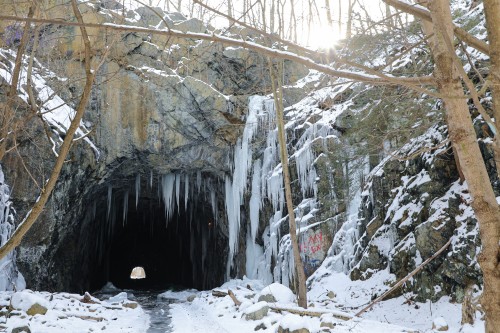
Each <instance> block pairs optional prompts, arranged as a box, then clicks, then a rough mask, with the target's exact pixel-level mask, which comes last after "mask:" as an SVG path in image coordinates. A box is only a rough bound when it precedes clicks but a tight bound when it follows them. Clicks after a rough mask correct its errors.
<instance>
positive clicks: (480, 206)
mask: <svg viewBox="0 0 500 333" xmlns="http://www.w3.org/2000/svg"><path fill="white" fill-rule="evenodd" d="M428 6H429V10H430V14H431V18H432V24H431V25H430V28H431V29H432V30H431V31H428V33H432V34H433V37H432V39H433V42H431V43H429V44H430V47H431V49H432V52H433V56H434V60H435V63H436V67H435V76H436V79H437V84H438V88H439V91H440V93H441V94H442V96H443V97H442V100H443V102H444V105H445V107H446V120H447V124H448V132H449V137H450V140H451V143H452V145H453V148H454V150H455V152H456V155H457V158H458V160H459V161H460V167H461V170H462V172H463V174H464V177H465V180H466V181H467V185H468V188H469V191H470V194H471V197H472V204H471V205H472V208H473V209H474V213H475V215H476V218H477V220H478V222H479V230H480V234H481V242H482V244H483V248H482V251H481V254H480V256H479V264H480V266H481V270H482V272H483V280H484V290H483V296H482V301H481V305H482V306H483V309H484V311H485V314H486V332H487V333H493V332H497V329H498V327H500V271H499V267H500V265H499V258H500V253H499V246H498V244H499V239H500V237H499V236H500V233H499V229H500V222H499V221H500V208H499V206H498V203H497V201H496V197H495V193H494V192H493V188H492V186H491V183H490V181H489V177H488V173H487V171H486V166H485V164H484V161H483V158H482V155H481V151H480V149H479V145H478V142H477V138H476V132H475V130H474V126H473V123H472V120H471V117H470V113H469V107H468V105H467V97H466V96H465V94H464V91H463V88H462V82H461V78H460V75H459V71H458V70H457V68H456V66H455V64H454V58H455V54H452V53H451V52H450V46H451V45H452V43H453V36H454V33H453V30H454V29H453V28H454V27H453V23H452V19H451V11H450V5H449V2H448V1H446V0H434V1H429V3H428ZM428 30H429V28H428ZM492 50H493V49H492Z"/></svg>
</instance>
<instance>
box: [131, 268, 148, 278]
mask: <svg viewBox="0 0 500 333" xmlns="http://www.w3.org/2000/svg"><path fill="white" fill-rule="evenodd" d="M130 278H131V279H132V280H139V279H145V278H146V272H145V271H144V267H142V266H138V267H134V269H132V272H130Z"/></svg>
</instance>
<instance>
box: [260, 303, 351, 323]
mask: <svg viewBox="0 0 500 333" xmlns="http://www.w3.org/2000/svg"><path fill="white" fill-rule="evenodd" d="M269 309H271V311H274V312H280V313H281V312H289V313H293V314H298V315H300V316H310V317H321V316H322V315H324V314H330V315H332V316H334V317H335V318H337V319H340V320H350V319H352V318H353V317H352V316H351V315H348V314H340V313H336V312H332V311H328V310H325V311H311V310H304V309H294V308H282V307H279V306H270V307H269Z"/></svg>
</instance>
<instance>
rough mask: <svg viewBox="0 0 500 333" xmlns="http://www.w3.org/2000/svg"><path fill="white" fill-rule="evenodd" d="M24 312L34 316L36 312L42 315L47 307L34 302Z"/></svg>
mask: <svg viewBox="0 0 500 333" xmlns="http://www.w3.org/2000/svg"><path fill="white" fill-rule="evenodd" d="M26 313H27V314H28V315H30V316H34V315H37V314H39V315H44V314H46V313H47V308H46V307H45V306H43V305H40V304H38V303H35V304H33V305H32V306H31V307H30V308H29V309H28V311H26Z"/></svg>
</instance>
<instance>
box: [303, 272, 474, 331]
mask: <svg viewBox="0 0 500 333" xmlns="http://www.w3.org/2000/svg"><path fill="white" fill-rule="evenodd" d="M319 273H320V272H319ZM323 273H324V274H323V276H322V277H321V278H320V279H318V280H316V281H313V282H312V284H311V290H310V291H309V293H308V297H309V298H310V299H311V300H314V303H315V304H318V306H323V307H327V308H329V309H331V308H337V309H339V310H343V311H347V312H350V313H353V314H354V313H355V312H357V311H359V310H361V309H362V308H363V307H364V306H366V305H368V304H369V303H370V302H371V300H372V299H374V298H376V297H378V296H380V295H381V294H382V293H383V292H385V291H386V290H388V289H389V286H388V285H387V284H388V283H391V282H394V276H393V275H391V274H389V273H388V272H386V271H382V272H377V273H375V274H373V276H372V277H371V278H370V279H367V280H365V281H351V280H350V278H349V276H347V275H346V274H344V273H340V272H323ZM391 284H392V283H391ZM329 292H333V294H334V295H335V296H334V297H333V298H330V297H329V296H328V293H329ZM331 295H332V294H330V296H331ZM461 311H462V305H461V304H460V303H458V304H457V303H452V302H451V300H450V297H448V296H445V297H442V298H441V299H440V300H439V301H437V302H434V303H431V302H427V303H420V302H415V301H413V300H412V295H411V294H404V295H402V296H399V297H396V298H392V299H388V300H384V301H382V302H380V303H378V304H376V305H375V306H374V307H373V308H372V309H371V310H369V311H367V312H365V313H364V314H363V315H362V317H363V318H366V319H371V320H376V321H381V322H386V323H390V324H397V325H401V326H404V327H407V328H410V329H412V330H414V331H418V332H435V331H434V330H432V323H433V321H434V319H436V318H439V317H442V318H444V320H445V321H446V323H447V324H448V326H449V329H448V331H447V332H449V333H459V332H461V333H473V332H474V333H482V332H484V322H483V321H481V320H476V323H475V325H474V326H473V327H472V326H468V325H467V326H466V327H463V328H461V324H460V321H461V318H462V312H461ZM476 318H481V314H480V313H477V314H476ZM335 332H336V331H335ZM339 332H340V331H339ZM362 332H364V331H362ZM366 332H375V331H371V330H367V331H366Z"/></svg>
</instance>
